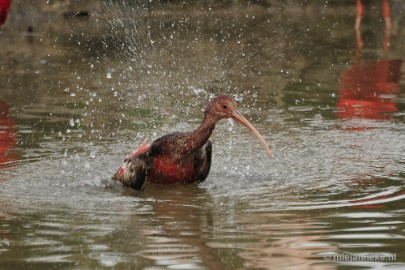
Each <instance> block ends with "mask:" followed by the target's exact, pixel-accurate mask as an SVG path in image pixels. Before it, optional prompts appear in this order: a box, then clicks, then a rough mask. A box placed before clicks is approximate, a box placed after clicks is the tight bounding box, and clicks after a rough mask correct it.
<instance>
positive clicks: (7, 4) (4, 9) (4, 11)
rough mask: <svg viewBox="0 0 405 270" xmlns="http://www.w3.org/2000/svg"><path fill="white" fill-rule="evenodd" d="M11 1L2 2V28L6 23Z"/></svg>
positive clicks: (0, 23)
mask: <svg viewBox="0 0 405 270" xmlns="http://www.w3.org/2000/svg"><path fill="white" fill-rule="evenodd" d="M10 4H11V0H0V26H1V25H3V24H4V23H5V22H6V19H7V14H8V10H9V9H10Z"/></svg>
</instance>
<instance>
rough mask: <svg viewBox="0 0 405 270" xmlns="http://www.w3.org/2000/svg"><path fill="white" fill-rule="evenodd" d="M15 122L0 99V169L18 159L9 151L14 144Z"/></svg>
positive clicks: (5, 104)
mask: <svg viewBox="0 0 405 270" xmlns="http://www.w3.org/2000/svg"><path fill="white" fill-rule="evenodd" d="M14 126H15V122H14V120H13V119H12V118H11V116H10V112H9V108H8V105H7V103H5V102H4V101H1V100H0V169H2V168H6V167H9V166H11V163H12V161H14V160H16V159H18V157H17V155H16V154H15V153H14V152H12V151H10V150H12V149H13V148H14V147H15V146H16V134H15V130H14V129H15V127H14Z"/></svg>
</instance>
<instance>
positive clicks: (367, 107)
mask: <svg viewBox="0 0 405 270" xmlns="http://www.w3.org/2000/svg"><path fill="white" fill-rule="evenodd" d="M359 10H360V11H359ZM383 10H384V16H385V22H386V29H385V38H384V53H385V56H384V58H383V59H379V60H362V59H361V50H362V48H363V40H362V39H361V35H360V32H359V31H360V22H361V16H362V15H363V11H364V7H363V6H362V3H361V1H360V0H357V17H356V24H355V29H356V37H357V39H356V40H357V55H356V60H355V62H354V64H353V65H352V66H351V68H350V69H349V70H346V71H343V72H342V73H341V75H340V86H339V98H338V104H337V106H338V108H339V109H340V110H339V112H338V113H337V116H338V117H339V118H349V117H355V118H367V119H388V118H390V115H389V113H393V112H396V111H398V107H397V101H396V98H397V96H398V94H399V93H400V87H399V81H400V79H401V66H402V60H401V59H393V60H388V59H387V58H388V57H387V55H388V49H389V43H390V40H389V39H390V32H391V18H390V16H389V14H390V12H389V10H390V9H389V2H388V1H386V0H384V1H383Z"/></svg>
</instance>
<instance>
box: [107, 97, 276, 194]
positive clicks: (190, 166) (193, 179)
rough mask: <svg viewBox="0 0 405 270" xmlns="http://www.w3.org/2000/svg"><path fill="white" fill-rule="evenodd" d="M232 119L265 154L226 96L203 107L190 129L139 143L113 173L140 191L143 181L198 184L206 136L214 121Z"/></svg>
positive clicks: (204, 168) (206, 160)
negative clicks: (199, 120)
mask: <svg viewBox="0 0 405 270" xmlns="http://www.w3.org/2000/svg"><path fill="white" fill-rule="evenodd" d="M224 118H232V119H233V120H235V121H236V122H239V123H241V124H242V125H244V126H245V127H247V128H248V129H249V130H250V131H251V132H252V133H253V134H254V135H255V136H256V137H257V138H258V139H259V141H260V142H261V144H262V145H263V147H264V148H265V150H266V151H267V154H268V155H269V157H271V152H270V149H269V148H268V146H267V144H266V142H265V141H264V139H263V137H262V136H261V135H260V133H259V132H258V131H257V130H256V128H255V127H254V126H253V125H252V124H251V123H250V122H249V121H248V120H247V119H246V118H245V117H244V116H243V115H242V114H241V113H240V112H238V111H237V105H236V101H235V100H234V99H233V98H232V97H231V96H227V95H221V96H217V97H215V98H214V99H213V100H211V102H210V103H209V104H208V106H207V109H206V110H205V115H204V120H203V121H202V123H201V125H200V126H199V127H198V128H197V129H196V130H194V131H193V132H175V133H171V134H168V135H165V136H163V137H160V138H159V139H157V140H155V141H154V142H153V143H152V144H151V145H149V146H147V145H143V146H142V147H141V149H139V150H138V152H136V153H135V154H133V155H132V156H130V157H129V158H127V159H125V160H124V164H123V165H122V166H121V168H120V169H119V170H118V171H117V172H116V173H115V174H114V176H113V178H112V179H113V180H118V181H120V182H122V183H123V185H124V186H126V187H131V188H133V189H135V190H142V189H143V188H144V186H145V183H146V180H147V181H149V182H152V183H158V184H173V183H185V184H189V183H199V182H201V181H203V180H205V178H206V177H207V176H208V173H209V171H210V167H211V153H212V145H211V142H210V141H209V138H210V136H211V134H212V131H213V130H214V128H215V124H216V123H217V122H218V121H219V120H221V119H224Z"/></svg>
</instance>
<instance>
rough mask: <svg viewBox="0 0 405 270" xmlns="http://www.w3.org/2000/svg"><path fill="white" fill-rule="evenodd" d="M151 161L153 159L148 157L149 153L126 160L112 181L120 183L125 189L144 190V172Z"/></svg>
mask: <svg viewBox="0 0 405 270" xmlns="http://www.w3.org/2000/svg"><path fill="white" fill-rule="evenodd" d="M151 160H153V158H151V157H150V155H149V151H147V152H145V153H142V154H140V155H136V156H132V157H130V158H127V159H125V160H124V163H123V164H122V166H121V167H120V168H119V170H118V171H117V172H116V173H115V174H114V176H113V177H112V179H113V180H115V181H120V182H122V184H123V185H124V186H125V187H129V188H133V189H135V190H143V189H144V188H145V180H146V171H147V169H148V168H149V166H150V162H151Z"/></svg>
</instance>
